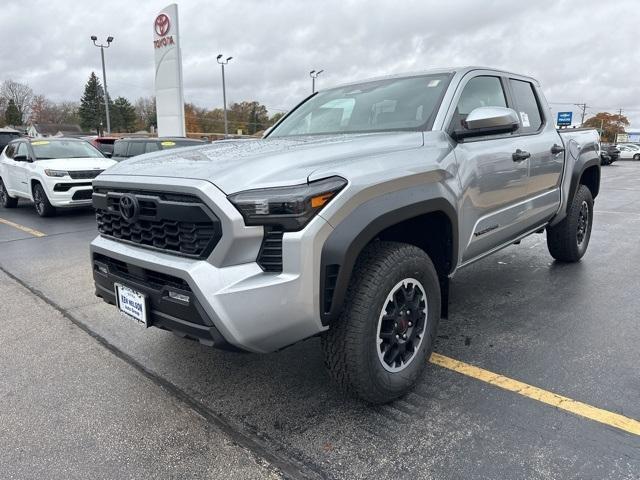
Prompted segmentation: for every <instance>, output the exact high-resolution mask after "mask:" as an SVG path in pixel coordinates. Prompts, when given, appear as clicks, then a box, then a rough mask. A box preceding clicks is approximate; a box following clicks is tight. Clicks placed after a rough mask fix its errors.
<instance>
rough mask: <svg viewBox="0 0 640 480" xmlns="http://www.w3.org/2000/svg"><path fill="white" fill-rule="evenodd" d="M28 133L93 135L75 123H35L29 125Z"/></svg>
mask: <svg viewBox="0 0 640 480" xmlns="http://www.w3.org/2000/svg"><path fill="white" fill-rule="evenodd" d="M27 135H29V136H30V137H56V136H58V137H60V136H65V137H79V136H82V135H91V133H85V132H83V131H82V128H80V125H75V124H73V123H34V124H32V125H29V128H28V129H27Z"/></svg>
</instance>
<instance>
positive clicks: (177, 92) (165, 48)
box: [153, 3, 186, 137]
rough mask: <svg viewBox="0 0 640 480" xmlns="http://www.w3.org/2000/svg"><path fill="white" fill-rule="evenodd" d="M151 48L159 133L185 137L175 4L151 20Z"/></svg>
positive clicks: (180, 60)
mask: <svg viewBox="0 0 640 480" xmlns="http://www.w3.org/2000/svg"><path fill="white" fill-rule="evenodd" d="M153 47H154V50H155V58H156V76H155V89H156V109H157V111H158V135H159V136H167V137H168V136H178V137H184V136H185V135H186V131H185V123H184V95H183V86H182V54H181V52H180V32H179V30H178V6H177V5H176V4H175V3H174V4H171V5H169V6H168V7H166V8H164V9H163V10H162V11H161V12H160V13H159V14H158V15H157V16H156V17H155V19H154V20H153Z"/></svg>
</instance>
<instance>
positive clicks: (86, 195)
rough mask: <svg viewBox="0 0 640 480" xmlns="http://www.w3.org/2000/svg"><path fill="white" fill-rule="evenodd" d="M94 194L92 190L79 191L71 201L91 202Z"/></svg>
mask: <svg viewBox="0 0 640 480" xmlns="http://www.w3.org/2000/svg"><path fill="white" fill-rule="evenodd" d="M92 193H93V192H92V191H91V190H78V191H77V192H76V193H74V194H73V197H71V200H91V194H92Z"/></svg>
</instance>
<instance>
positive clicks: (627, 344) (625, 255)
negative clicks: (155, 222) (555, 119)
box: [0, 162, 640, 479]
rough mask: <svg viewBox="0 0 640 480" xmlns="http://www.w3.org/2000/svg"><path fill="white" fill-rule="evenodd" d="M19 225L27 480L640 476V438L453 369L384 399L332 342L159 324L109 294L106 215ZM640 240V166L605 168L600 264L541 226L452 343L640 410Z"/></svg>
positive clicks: (504, 264) (9, 383) (7, 421)
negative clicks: (220, 347)
mask: <svg viewBox="0 0 640 480" xmlns="http://www.w3.org/2000/svg"><path fill="white" fill-rule="evenodd" d="M0 219H4V220H6V221H8V222H11V223H13V224H16V225H19V226H22V227H25V229H24V230H21V229H19V228H16V227H15V226H11V225H8V224H6V223H2V222H0V268H1V269H2V270H3V271H4V272H6V274H5V275H4V276H2V277H0V300H1V301H2V306H1V307H0V321H1V322H2V324H3V329H2V330H3V331H1V332H0V340H1V344H2V351H1V352H0V374H1V380H0V382H1V383H0V386H1V388H0V398H3V403H4V404H5V407H4V408H3V409H2V410H0V425H1V426H2V429H1V430H0V442H1V443H2V445H7V446H11V447H13V445H15V448H2V449H0V471H3V472H11V474H12V475H13V476H14V478H38V477H40V478H42V477H43V475H42V472H49V475H44V476H47V478H70V477H71V476H77V477H78V478H79V477H85V478H86V477H87V476H89V477H91V476H92V475H91V474H90V473H89V472H91V470H90V468H91V465H94V464H95V465H99V469H98V470H96V471H97V472H99V473H98V474H96V475H93V477H102V478H123V476H124V477H126V475H127V474H129V473H130V475H129V476H130V477H131V478H171V477H176V478H178V477H179V478H201V477H202V478H204V477H207V478H232V477H231V476H232V475H236V476H237V477H238V478H252V477H254V478H269V476H275V475H282V476H284V477H287V478H348V479H354V478H378V479H386V478H389V479H396V478H438V479H441V478H442V479H447V478H451V479H460V478H465V479H466V478H500V479H503V478H508V479H511V478H528V479H538V478H539V479H556V478H563V479H584V478H594V479H605V478H606V479H621V478H622V479H638V478H640V436H639V435H636V434H633V433H629V432H628V431H624V430H621V429H620V428H616V427H615V426H613V425H611V424H607V423H606V422H604V423H603V422H596V421H593V420H590V419H587V418H584V416H581V415H577V414H574V413H571V412H567V411H564V410H562V409H559V408H554V407H552V406H549V405H547V404H545V403H542V402H540V401H536V400H534V399H531V398H527V397H525V396H523V395H520V394H518V393H517V392H511V391H506V390H504V389H501V388H497V387H496V386H494V385H491V384H488V383H486V382H483V381H482V380H478V379H476V378H470V377H469V376H467V375H463V374H460V373H457V372H454V371H451V370H449V369H446V368H442V367H440V366H437V365H433V364H430V365H428V367H427V370H426V372H425V375H424V377H423V378H422V380H421V381H420V383H419V385H418V387H417V388H416V389H415V391H414V392H413V393H411V394H409V395H408V396H407V397H406V398H404V399H402V400H400V401H397V402H394V403H393V404H391V405H387V406H383V407H370V406H367V405H364V404H362V403H361V402H359V401H357V400H355V399H352V398H348V397H345V396H344V395H342V394H341V392H340V391H338V390H337V389H336V387H335V386H334V385H333V384H332V382H331V381H330V379H329V377H328V375H327V373H326V372H325V370H324V367H323V363H322V357H321V352H320V349H319V342H318V340H317V339H311V340H308V341H305V342H302V343H300V344H297V345H294V346H293V347H290V348H288V349H285V350H283V351H281V352H278V353H274V354H269V355H253V354H241V353H232V352H223V351H217V350H212V349H209V348H206V347H203V346H201V345H199V344H197V343H194V342H191V341H188V340H185V339H180V338H178V337H176V336H174V335H172V334H171V333H168V332H164V331H160V330H157V329H153V328H150V329H148V330H145V329H142V328H140V327H139V326H137V325H135V324H133V322H127V321H126V320H124V319H123V318H122V317H120V315H119V314H117V313H116V311H115V309H114V307H112V306H109V305H106V304H104V303H102V301H101V300H100V299H97V298H96V297H95V296H94V294H93V284H92V279H91V268H90V265H89V254H88V243H89V242H90V241H91V239H92V238H93V237H94V236H95V235H96V229H95V220H94V218H93V215H92V212H91V211H72V212H65V213H64V214H63V215H61V216H59V217H56V218H51V219H40V218H39V217H37V215H36V214H35V211H34V210H33V208H32V207H31V206H30V205H28V204H27V203H24V204H22V203H21V206H20V208H18V209H16V210H0ZM29 230H33V231H35V232H40V233H42V234H43V235H44V236H37V235H34V233H33V231H31V232H29ZM639 237H640V163H634V162H617V163H616V164H614V165H612V166H608V167H604V168H603V182H602V190H601V194H600V196H599V197H598V199H597V201H596V211H595V220H594V227H593V233H592V238H591V243H590V246H589V251H588V252H587V255H586V256H585V257H584V259H583V260H582V261H581V262H580V263H578V264H571V265H563V264H558V263H556V262H554V261H553V259H552V258H551V256H550V255H549V254H548V252H547V248H546V243H545V237H544V235H533V236H531V237H529V238H527V239H525V240H523V241H522V243H521V244H520V245H514V246H511V247H509V248H507V249H505V250H503V251H501V252H499V253H497V254H495V255H493V256H491V257H488V258H487V259H485V260H482V261H480V262H477V263H476V264H474V265H472V266H470V267H468V268H466V269H463V270H461V271H460V272H459V273H458V274H457V275H456V277H455V278H454V280H453V282H452V289H451V307H450V316H449V319H447V320H443V321H442V322H441V324H440V330H439V334H438V341H437V344H436V348H435V350H436V352H438V353H440V354H442V355H445V356H447V357H449V358H452V359H456V360H461V361H463V362H466V363H469V364H472V365H475V366H478V367H482V368H483V369H486V370H489V371H491V372H495V373H498V374H501V375H504V376H506V377H508V378H510V379H514V380H518V381H521V382H525V383H527V384H529V385H533V386H536V387H538V388H540V389H544V390H546V391H548V392H553V393H556V394H559V395H563V396H565V397H569V398H570V399H574V400H577V401H580V402H584V403H586V404H588V405H591V406H594V407H597V408H599V409H602V410H604V411H606V412H610V413H611V414H619V415H623V416H625V417H626V418H628V419H630V421H633V420H634V419H635V420H640V402H638V399H639V398H640V375H638V373H637V366H638V364H640V349H638V345H639V344H640V331H639V329H638V328H637V324H638V312H640V296H639V295H637V293H636V292H638V291H639V290H640V275H639V274H638V271H637V268H638V265H640V246H639V244H638V238H639ZM5 324H6V325H5ZM6 392H14V393H12V394H7V393H6ZM48 398H52V399H53V400H52V403H53V405H55V408H54V409H53V410H55V411H57V412H60V415H58V416H57V417H56V418H57V419H58V420H55V418H53V419H52V417H51V413H50V409H48V408H47V404H48V402H47V399H48ZM32 404H33V407H31V406H30V407H29V408H27V407H26V406H27V405H32ZM151 412H153V414H152V413H151ZM109 420H111V422H110V421H109ZM57 422H59V423H57ZM25 425H28V426H29V428H28V429H27V428H26V427H25ZM62 432H64V434H63V433H62ZM38 438H39V439H41V443H42V445H43V446H42V448H38V445H37V443H38V442H36V439H38ZM136 438H141V439H143V441H142V445H140V448H138V449H136V448H134V446H135V443H136V442H135V439H136ZM101 439H104V440H101ZM163 439H164V441H163ZM167 439H171V440H170V441H169V440H167ZM45 446H46V448H45ZM16 452H23V453H16ZM123 452H126V454H127V455H128V456H126V455H125V454H124V453H123ZM20 455H22V456H20ZM123 455H125V456H124V457H123ZM122 458H127V462H122V461H120V459H122ZM25 459H28V461H26V460H25ZM96 459H98V460H96ZM125 465H126V469H125V467H124V466H125ZM220 465H224V466H225V470H224V473H222V474H221V471H220V470H216V469H217V468H220ZM123 472H125V473H126V472H128V473H126V474H123Z"/></svg>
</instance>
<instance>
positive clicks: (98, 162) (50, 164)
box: [36, 158, 116, 172]
mask: <svg viewBox="0 0 640 480" xmlns="http://www.w3.org/2000/svg"><path fill="white" fill-rule="evenodd" d="M36 163H37V165H38V166H39V167H41V168H46V169H50V170H66V171H72V172H73V171H76V170H106V169H107V168H109V167H111V166H113V165H115V164H116V161H115V160H110V159H108V158H53V159H51V160H38V161H37V162H36Z"/></svg>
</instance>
